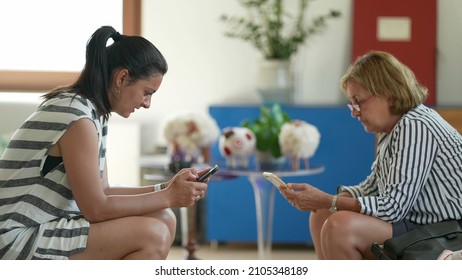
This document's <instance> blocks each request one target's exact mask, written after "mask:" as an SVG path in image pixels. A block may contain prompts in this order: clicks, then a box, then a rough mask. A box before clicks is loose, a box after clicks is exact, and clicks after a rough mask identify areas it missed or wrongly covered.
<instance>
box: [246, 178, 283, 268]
mask: <svg viewBox="0 0 462 280" xmlns="http://www.w3.org/2000/svg"><path fill="white" fill-rule="evenodd" d="M249 181H250V183H251V184H252V188H253V191H254V195H255V210H256V214H257V242H258V258H259V259H270V257H271V249H272V248H271V247H272V233H273V216H274V195H275V189H276V188H275V187H274V186H273V185H272V184H271V183H270V182H269V181H268V180H266V179H265V178H263V177H261V176H249Z"/></svg>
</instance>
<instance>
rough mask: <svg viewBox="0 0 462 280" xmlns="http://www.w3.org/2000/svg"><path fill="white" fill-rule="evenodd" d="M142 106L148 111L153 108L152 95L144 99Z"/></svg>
mask: <svg viewBox="0 0 462 280" xmlns="http://www.w3.org/2000/svg"><path fill="white" fill-rule="evenodd" d="M142 106H143V108H146V109H149V107H151V95H148V96H146V97H145V98H144V100H143V104H142Z"/></svg>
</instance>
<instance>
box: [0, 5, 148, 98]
mask: <svg viewBox="0 0 462 280" xmlns="http://www.w3.org/2000/svg"><path fill="white" fill-rule="evenodd" d="M141 1H142V0H123V15H122V16H123V19H122V20H123V34H125V35H140V34H141ZM78 75H79V72H65V71H63V72H59V71H22V70H14V71H12V70H0V94H1V92H2V91H10V92H11V91H14V92H16V91H21V92H43V91H49V90H51V89H53V88H55V87H57V86H60V85H67V84H70V83H72V82H74V81H75V80H76V79H77V77H78Z"/></svg>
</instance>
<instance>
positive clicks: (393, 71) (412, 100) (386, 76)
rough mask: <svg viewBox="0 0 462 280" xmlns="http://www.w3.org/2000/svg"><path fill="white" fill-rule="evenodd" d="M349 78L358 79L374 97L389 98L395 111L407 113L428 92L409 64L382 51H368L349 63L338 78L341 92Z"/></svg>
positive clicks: (420, 102)
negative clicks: (345, 70) (343, 73)
mask: <svg viewBox="0 0 462 280" xmlns="http://www.w3.org/2000/svg"><path fill="white" fill-rule="evenodd" d="M349 81H354V82H357V83H358V84H360V85H361V86H362V87H363V88H365V89H366V90H367V91H369V92H370V93H371V94H372V95H374V96H379V97H383V98H387V99H389V100H390V102H391V105H390V111H391V112H392V113H394V114H404V113H406V112H408V111H409V110H411V109H412V108H415V107H416V106H418V105H420V104H422V103H423V102H424V101H425V99H426V98H427V95H428V90H427V88H426V87H424V86H422V85H421V84H419V82H418V81H417V80H416V78H415V76H414V73H413V72H412V70H411V69H409V67H407V66H406V65H404V64H403V63H401V62H400V61H399V60H398V59H396V58H395V57H394V56H393V55H391V54H390V53H387V52H383V51H371V52H368V53H367V54H365V55H363V56H361V57H359V58H358V59H357V60H356V61H355V62H354V63H353V64H352V65H350V67H349V68H348V70H347V72H346V73H345V75H344V76H343V77H342V79H341V80H340V88H341V89H342V91H343V92H344V93H346V87H347V83H348V82H349Z"/></svg>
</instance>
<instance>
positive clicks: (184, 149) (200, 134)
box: [161, 111, 220, 162]
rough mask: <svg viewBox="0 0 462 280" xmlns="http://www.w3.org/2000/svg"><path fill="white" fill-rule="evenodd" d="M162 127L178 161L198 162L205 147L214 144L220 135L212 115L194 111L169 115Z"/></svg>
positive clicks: (173, 155) (170, 148)
mask: <svg viewBox="0 0 462 280" xmlns="http://www.w3.org/2000/svg"><path fill="white" fill-rule="evenodd" d="M161 129H162V130H163V134H164V136H165V139H166V140H167V142H168V143H169V147H168V148H169V153H170V154H171V155H172V159H174V157H176V158H175V160H176V161H192V162H196V161H197V160H198V159H199V158H200V157H201V156H203V155H202V153H203V149H204V148H208V147H209V146H210V145H212V144H213V143H214V142H215V141H217V139H218V137H219V136H220V129H219V127H218V125H217V123H216V121H215V120H214V119H213V118H212V117H211V116H209V115H208V114H202V113H199V112H193V111H182V112H178V113H174V114H171V115H169V116H167V117H166V118H165V119H164V121H163V123H162V124H161ZM206 160H207V159H206Z"/></svg>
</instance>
